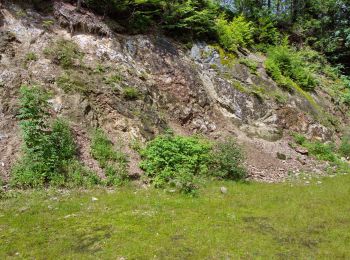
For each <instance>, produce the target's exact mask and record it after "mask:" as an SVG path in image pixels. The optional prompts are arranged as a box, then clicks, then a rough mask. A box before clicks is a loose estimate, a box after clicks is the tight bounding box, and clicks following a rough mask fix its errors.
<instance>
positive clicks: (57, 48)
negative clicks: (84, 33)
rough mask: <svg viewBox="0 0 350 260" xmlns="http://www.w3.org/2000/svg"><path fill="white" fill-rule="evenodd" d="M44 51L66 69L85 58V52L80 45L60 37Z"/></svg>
mask: <svg viewBox="0 0 350 260" xmlns="http://www.w3.org/2000/svg"><path fill="white" fill-rule="evenodd" d="M44 53H45V55H46V56H47V57H49V58H51V59H52V60H53V62H54V63H56V64H58V65H60V66H62V68H64V69H69V68H72V67H74V66H75V65H76V62H81V60H82V58H83V53H82V52H80V50H79V47H78V45H77V44H76V43H74V42H72V41H68V40H64V39H60V40H58V41H57V42H55V43H54V44H53V45H52V46H50V47H48V48H46V49H45V50H44Z"/></svg>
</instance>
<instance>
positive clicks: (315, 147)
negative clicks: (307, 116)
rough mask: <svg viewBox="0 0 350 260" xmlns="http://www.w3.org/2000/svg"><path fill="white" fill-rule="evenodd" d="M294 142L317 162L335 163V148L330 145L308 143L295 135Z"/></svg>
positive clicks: (315, 142)
mask: <svg viewBox="0 0 350 260" xmlns="http://www.w3.org/2000/svg"><path fill="white" fill-rule="evenodd" d="M293 137H294V141H295V142H296V143H297V144H299V145H301V146H303V147H305V148H307V150H308V151H309V154H310V155H313V156H315V157H316V158H317V159H319V160H323V161H330V162H335V161H337V159H338V156H337V155H336V153H335V146H334V145H333V144H331V143H322V142H320V141H310V140H307V138H306V137H305V136H304V135H302V134H298V133H295V134H294V135H293Z"/></svg>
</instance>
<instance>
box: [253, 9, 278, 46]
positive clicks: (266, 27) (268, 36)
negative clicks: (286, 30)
mask: <svg viewBox="0 0 350 260" xmlns="http://www.w3.org/2000/svg"><path fill="white" fill-rule="evenodd" d="M254 27H255V30H254V43H255V46H254V47H255V48H257V49H258V50H261V51H266V49H267V48H268V47H269V46H270V45H274V46H275V45H278V44H279V43H280V42H281V39H282V37H281V33H280V32H279V31H278V29H277V28H276V20H273V19H272V17H270V16H267V15H265V16H264V15H262V16H259V17H258V18H257V19H256V21H255V23H254Z"/></svg>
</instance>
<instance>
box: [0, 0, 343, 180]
mask: <svg viewBox="0 0 350 260" xmlns="http://www.w3.org/2000/svg"><path fill="white" fill-rule="evenodd" d="M20 10H21V7H20V6H18V5H15V4H11V3H6V4H4V5H3V6H2V7H1V10H0V14H1V15H0V20H1V22H0V26H1V32H0V52H1V58H0V120H1V123H0V162H2V163H3V164H4V165H5V166H1V165H0V172H1V175H2V176H3V177H5V178H6V179H8V178H9V172H10V167H11V165H12V164H13V163H14V161H15V159H16V156H18V155H19V151H20V140H21V138H20V133H19V129H18V126H17V125H18V124H17V123H18V122H17V120H16V114H17V111H18V100H17V97H18V89H19V87H20V86H21V85H22V84H35V85H41V86H43V87H44V88H46V89H47V90H50V92H52V93H53V97H52V99H50V104H51V106H52V115H53V117H65V118H66V119H68V120H69V121H70V123H71V124H72V126H73V128H74V131H75V132H76V133H77V142H80V144H79V147H82V148H81V149H83V151H82V153H81V154H82V157H83V161H84V162H86V164H87V166H89V167H90V168H93V169H94V170H96V171H99V169H97V168H96V165H95V163H94V162H93V161H92V160H91V158H89V153H88V152H87V151H86V149H87V148H86V147H88V144H86V142H89V138H88V137H87V136H86V130H87V129H89V128H90V127H102V128H103V129H104V130H105V131H106V132H107V133H108V134H109V136H110V137H111V139H112V140H114V141H116V140H122V141H123V142H124V143H125V147H126V148H125V149H126V152H128V153H130V154H131V157H132V159H133V160H134V162H132V164H131V165H132V167H131V171H133V172H132V173H136V172H137V173H140V171H139V169H138V168H137V166H136V165H137V160H138V156H137V155H136V154H132V151H130V149H129V148H127V147H128V145H127V144H128V143H131V142H132V141H133V140H135V139H137V140H142V141H146V140H150V139H152V138H153V137H154V136H155V135H157V134H159V133H161V132H162V131H164V130H165V129H166V128H168V127H171V128H173V129H174V130H175V131H176V132H178V133H181V134H192V133H201V134H204V135H206V136H207V137H209V138H213V139H217V138H225V137H226V136H229V135H232V136H236V137H237V139H238V141H239V142H240V143H241V144H242V145H243V146H244V147H245V148H246V153H247V158H248V159H247V167H248V169H249V170H250V173H251V176H252V177H253V178H256V179H260V180H264V181H276V180H278V181H281V180H283V179H285V178H286V177H288V175H289V174H293V173H294V174H296V173H297V172H299V171H302V170H304V169H305V170H309V171H313V169H315V167H316V166H315V165H316V163H315V162H314V161H313V160H311V159H309V158H308V159H307V157H306V156H305V155H300V153H298V152H297V151H295V150H294V149H292V148H290V147H289V146H288V140H287V139H286V138H287V137H288V134H286V133H287V132H288V131H297V132H300V133H304V134H307V135H309V136H310V137H314V138H317V139H321V140H330V139H332V138H335V135H334V128H332V127H326V126H324V125H323V124H322V122H321V121H320V120H318V119H317V118H318V117H317V116H315V113H314V111H308V107H312V104H310V103H309V101H308V100H307V99H305V97H303V96H302V95H298V94H297V93H294V94H291V93H284V92H282V90H280V89H279V88H278V87H277V86H276V84H275V83H274V82H273V80H272V79H271V78H269V77H268V75H267V73H266V71H265V69H264V66H263V61H264V57H260V56H256V55H253V54H249V56H245V58H249V59H252V60H254V61H255V62H256V64H257V66H258V68H257V70H256V71H252V70H251V69H249V68H248V66H246V65H244V64H243V63H240V62H239V59H240V57H236V60H230V59H231V58H232V57H225V53H221V51H220V49H218V48H217V47H213V46H209V45H207V44H205V43H197V44H194V45H193V47H192V48H191V49H190V50H188V49H185V48H184V47H183V46H181V45H180V44H179V43H177V42H175V41H174V40H172V39H169V38H166V37H164V36H162V35H136V36H130V35H124V34H118V33H116V32H115V31H116V30H115V29H113V28H110V27H109V26H107V24H106V23H104V21H103V19H102V18H101V17H98V16H96V15H94V14H92V13H90V12H88V11H84V10H82V11H80V12H76V10H75V8H74V7H73V6H71V5H69V4H66V3H61V2H59V1H57V2H55V4H54V5H53V12H52V13H51V14H49V15H46V16H43V15H41V14H39V13H36V12H35V11H33V10H31V9H28V10H25V11H26V14H27V15H26V16H18V12H19V11H20ZM47 20H50V21H53V22H52V24H51V23H50V29H48V28H46V27H45V26H43V21H47ZM117 31H118V30H117ZM119 31H120V30H119ZM60 39H65V40H67V41H71V42H73V43H75V44H76V45H77V46H78V48H79V50H80V52H81V53H82V54H83V58H82V60H81V63H80V64H76V65H75V66H74V68H71V69H70V70H69V71H66V70H65V69H63V68H62V67H61V66H59V65H58V64H57V63H55V62H53V61H52V60H50V59H49V57H47V55H45V52H46V50H47V49H50V48H52V47H53V45H54V44H55V42H57V41H59V40H60ZM28 53H35V55H36V57H37V59H35V61H34V60H28V59H27V58H26V57H27V56H26V55H27V54H28ZM247 53H249V52H247ZM240 55H241V56H242V57H243V56H244V55H243V54H240ZM63 75H69V77H68V78H71V79H74V82H78V83H79V84H80V86H83V88H84V89H83V90H81V88H80V91H79V90H72V91H64V90H63V89H62V87H61V86H60V84H59V83H58V81H59V79H60V78H62V76H63ZM127 88H129V89H130V88H132V89H134V90H135V91H137V93H138V95H137V98H135V99H128V98H127V97H126V96H125V93H124V91H125V89H127ZM315 95H317V93H315ZM281 96H283V98H284V99H285V100H284V102H280V101H279V98H278V97H281ZM316 98H317V99H319V100H322V99H325V97H323V96H321V95H319V96H316ZM320 103H322V102H320ZM301 104H305V105H301ZM324 109H325V110H331V109H330V107H325V108H324ZM334 113H339V111H336V112H334ZM341 124H344V122H341ZM276 152H278V153H280V154H283V155H285V156H286V160H280V159H278V158H277V157H276ZM300 156H304V157H305V158H304V159H303V163H301V162H300V158H299V157H300ZM318 167H322V165H318ZM100 175H102V173H100Z"/></svg>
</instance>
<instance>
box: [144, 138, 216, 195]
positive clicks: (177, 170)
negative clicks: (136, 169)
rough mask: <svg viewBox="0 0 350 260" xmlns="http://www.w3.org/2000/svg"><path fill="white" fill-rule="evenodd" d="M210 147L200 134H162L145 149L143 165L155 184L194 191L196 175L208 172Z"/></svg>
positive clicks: (183, 190) (184, 190) (156, 185)
mask: <svg viewBox="0 0 350 260" xmlns="http://www.w3.org/2000/svg"><path fill="white" fill-rule="evenodd" d="M210 149H211V145H210V144H209V143H208V142H206V141H204V140H201V139H199V138H197V137H183V136H174V135H172V134H166V135H162V136H158V137H157V138H155V139H154V140H152V141H151V142H149V143H148V144H147V146H146V148H145V149H143V150H142V151H141V155H142V158H143V161H142V162H141V164H140V167H141V168H142V169H143V170H144V171H145V173H146V175H147V176H148V177H149V178H150V180H151V182H152V184H153V185H154V186H155V187H165V186H172V187H176V188H178V189H179V190H180V191H182V192H186V193H188V192H192V191H193V190H194V189H195V188H196V185H195V179H196V177H199V176H201V175H205V174H207V172H208V160H209V152H210Z"/></svg>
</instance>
